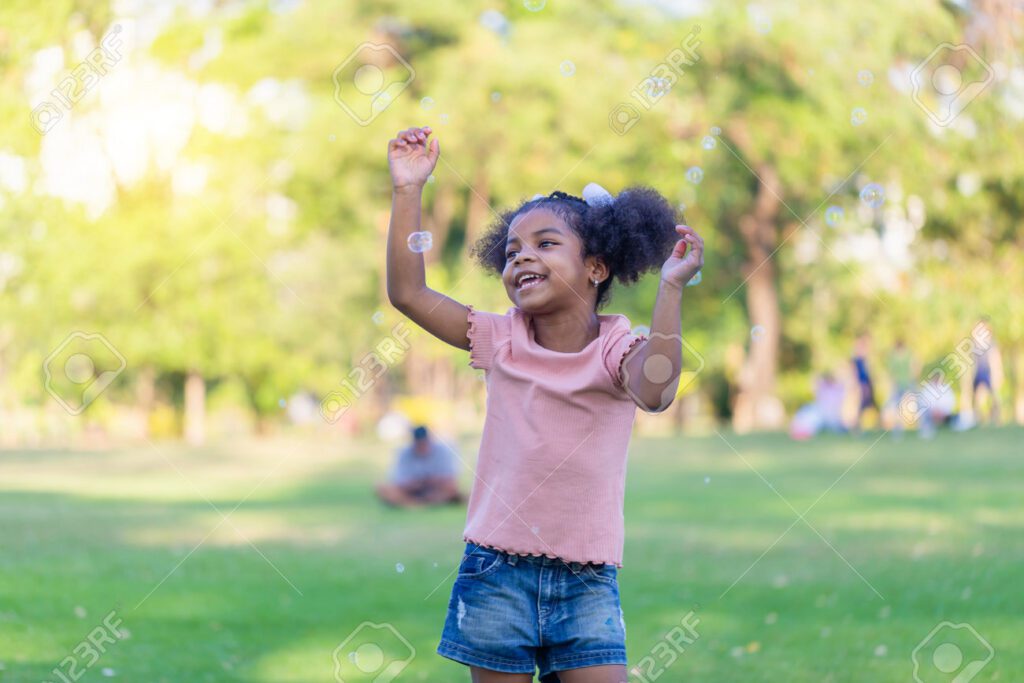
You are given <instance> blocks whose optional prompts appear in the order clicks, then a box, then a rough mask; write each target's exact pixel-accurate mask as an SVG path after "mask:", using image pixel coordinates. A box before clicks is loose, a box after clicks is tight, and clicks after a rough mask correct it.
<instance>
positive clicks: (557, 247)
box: [502, 208, 593, 313]
mask: <svg viewBox="0 0 1024 683" xmlns="http://www.w3.org/2000/svg"><path fill="white" fill-rule="evenodd" d="M582 251H583V244H582V242H581V241H580V238H579V237H578V236H577V235H576V234H575V232H573V230H572V229H571V228H570V227H569V226H568V225H566V224H565V221H564V220H562V218H561V217H560V216H559V215H558V214H557V213H555V212H553V211H551V210H549V209H542V208H538V209H534V210H532V211H528V212H526V213H524V214H521V215H519V216H517V217H516V218H515V220H514V221H512V225H511V226H509V230H508V239H507V240H506V242H505V268H504V270H503V271H502V280H503V282H504V284H505V289H506V291H507V292H508V296H509V299H511V300H512V301H513V302H514V303H515V304H516V305H517V306H519V307H520V308H523V309H524V310H529V311H530V312H532V313H539V312H550V311H552V310H556V309H561V308H565V307H566V306H571V305H575V304H578V303H583V302H585V301H586V300H587V299H586V297H587V295H588V294H590V292H588V289H590V290H592V289H593V287H589V288H588V285H589V284H590V281H589V280H588V275H587V273H588V271H587V266H586V263H585V262H584V259H582V258H581V257H580V255H581V253H582ZM591 296H592V294H591Z"/></svg>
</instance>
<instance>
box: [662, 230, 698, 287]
mask: <svg viewBox="0 0 1024 683" xmlns="http://www.w3.org/2000/svg"><path fill="white" fill-rule="evenodd" d="M676 232H678V233H679V234H680V235H681V236H682V239H681V240H679V241H678V242H676V246H675V247H674V248H673V249H672V255H671V256H669V257H668V259H667V260H666V261H665V265H663V266H662V267H661V279H662V280H664V281H665V282H667V283H669V284H670V285H673V286H675V287H679V288H682V287H684V286H685V285H686V283H687V282H689V281H690V279H691V278H692V277H693V276H694V275H696V274H697V271H699V270H700V269H701V268H703V267H704V240H703V239H701V236H700V235H698V234H697V232H696V231H695V230H694V229H693V228H691V227H689V226H686V225H677V226H676Z"/></svg>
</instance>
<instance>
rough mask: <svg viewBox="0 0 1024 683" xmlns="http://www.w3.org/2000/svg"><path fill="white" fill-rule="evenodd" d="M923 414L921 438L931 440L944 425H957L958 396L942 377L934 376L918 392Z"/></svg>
mask: <svg viewBox="0 0 1024 683" xmlns="http://www.w3.org/2000/svg"><path fill="white" fill-rule="evenodd" d="M918 399H919V402H920V403H919V404H920V406H921V408H922V413H921V417H920V419H921V438H922V439H930V438H932V437H933V436H935V431H936V430H937V429H938V428H939V427H941V426H942V425H946V424H948V425H951V426H955V425H956V415H955V414H954V412H953V411H954V410H955V409H956V396H954V395H953V387H952V386H950V385H949V383H948V382H946V380H945V378H943V377H942V376H941V375H938V374H933V375H932V376H929V377H928V380H927V381H925V383H924V384H923V385H922V387H921V391H920V392H918Z"/></svg>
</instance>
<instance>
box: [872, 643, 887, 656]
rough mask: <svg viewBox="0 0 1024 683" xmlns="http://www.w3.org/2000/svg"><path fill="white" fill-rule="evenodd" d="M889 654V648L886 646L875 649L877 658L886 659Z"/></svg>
mask: <svg viewBox="0 0 1024 683" xmlns="http://www.w3.org/2000/svg"><path fill="white" fill-rule="evenodd" d="M887 654H889V648H887V647H886V646H885V645H879V646H878V647H876V648H875V656H876V657H884V656H886V655H887Z"/></svg>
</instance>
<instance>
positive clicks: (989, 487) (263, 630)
mask: <svg viewBox="0 0 1024 683" xmlns="http://www.w3.org/2000/svg"><path fill="white" fill-rule="evenodd" d="M878 436H879V435H877V434H875V435H866V436H864V437H862V438H859V439H854V438H840V437H825V438H821V439H819V440H816V441H812V442H808V443H794V442H792V441H789V440H788V439H787V438H785V437H783V436H756V437H753V436H751V437H739V436H735V435H732V434H725V435H724V437H725V439H728V443H726V441H725V440H723V439H722V438H720V437H719V436H710V437H705V438H686V439H671V440H670V439H658V440H653V439H636V440H634V442H633V444H632V449H631V454H630V460H631V462H630V469H629V476H628V481H627V493H626V548H625V567H624V568H623V569H622V570H621V571H620V574H619V579H620V586H621V593H622V603H623V609H624V612H625V616H626V625H627V631H628V648H629V656H630V661H631V664H637V663H638V662H640V661H641V659H642V658H644V657H646V656H648V655H651V656H653V658H654V661H655V662H658V664H657V665H655V666H654V667H652V668H653V669H654V670H655V671H658V670H661V669H664V670H665V672H664V673H662V674H661V675H660V677H659V678H658V680H661V681H772V682H777V681H817V682H820V681H832V682H836V683H838V682H839V681H901V682H902V681H911V680H913V672H914V667H913V663H912V660H911V655H912V652H913V651H914V649H915V647H917V646H918V644H919V643H920V642H921V641H922V640H923V639H924V638H925V637H926V636H928V634H929V633H930V632H931V631H932V630H933V629H934V628H935V627H936V626H938V625H939V624H940V623H942V622H944V621H949V622H952V623H954V624H964V623H966V624H970V625H971V626H972V627H973V628H974V629H975V630H976V631H977V633H978V634H980V635H981V636H982V637H983V638H984V639H985V640H986V641H987V642H988V643H989V644H991V647H992V649H993V650H994V652H995V655H994V658H993V659H992V660H991V661H990V662H989V663H988V664H987V665H985V666H984V667H983V668H982V669H981V671H980V673H978V675H977V677H976V678H974V679H973V680H976V681H995V680H1000V681H1005V682H1008V683H1009V682H1014V681H1022V680H1024V648H1022V647H1021V646H1020V636H1021V633H1024V617H1022V615H1024V535H1022V529H1024V504H1022V503H1024V477H1022V474H1024V448H1022V447H1021V442H1022V441H1024V431H1022V430H1020V429H999V430H989V431H975V432H971V433H965V434H951V433H941V434H940V435H939V436H938V438H936V439H935V440H934V441H930V442H926V441H921V440H919V439H918V438H916V436H913V435H908V436H907V437H906V438H904V439H903V440H901V441H896V440H894V439H893V438H892V437H891V436H885V437H883V438H881V439H880V440H878V441H877V443H875V441H876V438H877V437H878ZM473 446H474V441H473V440H466V441H465V442H463V443H462V452H463V454H464V457H465V458H466V460H467V461H470V462H472V460H473V457H472V454H473V453H474V451H473ZM733 448H735V452H734V451H733ZM389 457H390V456H389V451H388V449H386V448H384V447H382V446H379V445H374V444H369V443H363V444H355V445H344V444H342V443H338V444H333V445H328V444H322V443H319V444H315V445H310V444H306V443H300V442H296V441H292V442H273V443H267V442H264V443H254V444H245V445H235V446H232V447H220V448H217V447H211V448H208V449H205V450H204V451H202V452H194V451H188V450H185V449H183V448H179V447H175V446H169V445H168V446H159V447H150V446H143V447H140V448H134V449H126V450H116V451H104V452H81V451H70V452H54V451H32V452H25V451H18V452H0V520H2V527H0V681H36V682H38V681H55V682H56V681H61V679H60V678H59V677H56V676H54V675H52V674H51V673H50V672H51V671H52V670H53V669H54V667H57V666H58V665H59V664H60V663H61V661H62V660H65V658H66V657H69V656H71V657H72V658H74V660H75V663H76V664H77V667H78V668H79V669H80V668H81V667H82V665H84V664H89V663H90V662H92V660H93V659H94V658H93V657H92V656H90V655H88V650H89V649H90V648H89V647H88V646H79V644H80V643H81V642H82V641H83V640H85V639H86V638H87V636H89V634H90V633H92V632H93V630H94V629H96V628H97V627H100V626H101V624H102V620H103V618H104V617H105V615H107V614H108V613H109V612H110V611H111V610H116V612H117V616H118V617H119V618H120V619H122V620H123V623H122V628H124V629H126V630H127V632H128V634H129V635H128V637H127V638H126V639H124V640H122V641H120V642H117V643H115V644H104V645H103V647H104V648H105V649H106V652H105V653H104V654H102V656H101V657H100V658H99V661H97V662H96V663H95V664H94V665H93V666H92V667H91V668H90V669H89V670H88V672H87V673H85V674H84V675H83V676H82V677H81V678H80V679H78V680H82V681H100V680H110V678H108V676H109V675H111V674H112V675H113V680H118V679H119V680H125V681H132V682H136V681H137V682H146V683H149V682H155V681H174V682H178V681H182V682H189V683H191V682H194V681H255V682H263V681H266V682H270V681H275V682H276V681H281V682H283V681H295V682H299V681H301V682H303V683H311V682H317V681H333V680H334V662H333V660H332V653H333V651H334V650H335V648H336V647H337V646H338V645H339V644H340V643H341V642H342V641H344V640H345V639H346V637H347V636H348V635H349V634H350V633H351V632H352V631H353V629H355V628H357V627H358V626H359V625H360V624H361V623H362V622H364V621H369V622H374V623H378V624H379V623H388V624H391V625H392V626H393V627H394V628H395V629H396V630H397V632H398V633H399V634H400V635H401V636H402V637H403V638H404V639H406V640H407V641H408V642H409V643H410V644H411V646H412V647H413V648H414V649H415V655H414V657H413V659H412V661H411V663H410V664H409V665H408V667H407V668H406V669H405V670H404V671H403V672H402V673H401V675H400V676H399V677H398V678H397V680H399V681H438V682H448V681H464V680H468V675H467V673H466V670H465V669H464V668H463V667H462V666H460V665H458V664H454V663H452V662H449V661H447V660H444V659H442V658H440V657H438V656H437V655H436V654H434V648H435V646H436V645H437V640H438V637H439V635H440V631H441V625H442V623H443V620H444V615H445V609H446V606H447V601H448V595H449V590H450V588H451V584H452V582H453V578H454V577H453V570H454V568H455V567H456V566H457V563H458V560H459V557H460V554H461V551H462V543H461V541H460V537H461V536H460V535H461V531H462V524H463V521H464V515H465V512H464V510H462V509H458V508H445V509H436V510H428V511H417V512H404V511H398V510H392V509H385V508H383V507H381V506H379V505H378V504H376V503H375V501H374V499H373V497H372V495H371V489H370V486H371V484H372V482H373V481H374V480H375V479H376V478H377V477H379V476H380V474H381V473H382V472H384V471H385V470H386V467H387V465H388V460H389ZM754 470H756V472H755V471H754ZM762 477H763V479H762ZM470 480H471V477H470V476H469V474H468V472H467V476H466V483H467V486H468V484H469V482H470ZM772 487H774V490H773V488H772ZM254 489H255V490H254ZM580 504H581V505H583V504H585V501H580ZM790 505H792V508H791V507H790ZM214 506H215V507H216V508H218V509H219V510H220V512H222V513H224V514H228V513H231V514H229V515H228V518H227V521H224V520H223V518H222V517H221V515H220V514H219V513H218V512H217V510H215V509H214ZM236 506H237V509H236V510H235V511H234V512H231V510H232V509H234V508H236ZM794 508H795V510H796V511H798V512H799V513H800V514H804V513H805V511H807V510H808V508H810V511H809V512H806V517H805V521H801V520H800V518H799V517H798V514H797V512H795V511H794ZM819 534H820V535H819ZM398 563H401V564H402V565H403V566H404V571H401V572H399V571H397V569H396V565H397V564H398ZM690 610H693V611H694V613H695V615H696V617H697V618H699V624H698V626H697V632H698V634H699V638H698V639H697V640H696V641H695V642H694V643H693V644H691V645H688V646H686V649H685V652H684V653H683V654H682V655H681V656H679V657H678V659H677V661H675V662H674V663H673V664H672V665H671V666H669V667H668V668H667V669H665V667H664V663H665V662H667V661H669V660H670V659H671V655H670V654H668V647H667V646H666V641H665V636H666V634H667V633H669V632H670V631H671V629H672V627H673V626H674V625H676V624H678V623H679V622H680V620H682V619H683V618H684V617H685V616H686V615H687V613H688V612H690ZM944 633H946V634H947V635H948V637H946V638H945V640H952V641H955V643H956V644H957V645H958V647H960V650H961V652H962V653H963V656H964V657H965V659H964V662H963V663H964V665H966V664H967V663H968V662H970V661H976V660H977V659H978V658H979V657H983V656H984V655H985V654H987V651H986V650H984V649H983V646H982V645H981V644H980V643H978V642H977V641H976V640H975V639H974V637H973V635H971V634H970V633H969V632H968V630H967V629H957V630H950V629H947V630H946V631H944ZM350 642H355V641H350ZM939 644H940V643H939V641H937V640H933V641H932V643H931V646H930V648H928V647H926V648H925V649H924V650H923V651H922V653H923V654H926V656H925V657H924V658H923V659H922V664H923V665H924V668H923V669H922V672H923V673H922V674H921V681H922V682H924V681H950V680H952V679H953V676H954V675H955V672H954V673H942V672H940V671H938V670H937V669H935V668H934V667H935V664H934V662H933V659H932V657H931V654H930V653H931V652H932V651H933V650H934V649H935V647H936V646H937V645H939ZM76 647H77V648H78V649H77V650H76ZM387 647H398V645H395V646H387ZM76 652H77V654H73V653H76ZM395 654H398V653H395ZM945 654H947V655H948V654H949V648H948V647H947V648H946V649H945ZM943 661H948V659H947V660H943ZM104 669H106V670H107V671H106V672H104ZM62 670H63V671H64V672H65V675H67V672H68V671H69V665H68V664H67V663H65V664H64V666H63V667H62ZM71 678H72V677H71V676H68V680H71ZM362 680H370V679H369V678H366V679H362ZM642 680H644V679H642V678H640V677H631V681H642ZM647 680H651V677H650V676H648V677H647Z"/></svg>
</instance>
